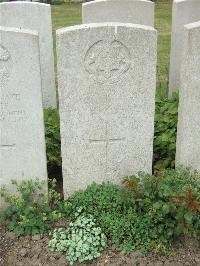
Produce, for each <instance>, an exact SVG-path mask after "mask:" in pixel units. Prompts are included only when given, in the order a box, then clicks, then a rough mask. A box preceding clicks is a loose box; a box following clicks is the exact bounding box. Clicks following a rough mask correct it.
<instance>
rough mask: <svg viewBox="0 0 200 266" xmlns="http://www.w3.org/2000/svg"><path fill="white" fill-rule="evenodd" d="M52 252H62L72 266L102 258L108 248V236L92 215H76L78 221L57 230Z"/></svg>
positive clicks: (51, 244) (54, 234) (53, 238)
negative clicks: (76, 263) (102, 253)
mask: <svg viewBox="0 0 200 266" xmlns="http://www.w3.org/2000/svg"><path fill="white" fill-rule="evenodd" d="M49 246H50V248H51V250H52V251H61V252H62V253H64V254H65V255H66V259H67V260H68V261H69V262H70V264H71V265H72V264H73V263H75V262H77V261H78V262H80V263H81V262H83V261H87V260H93V259H96V258H98V257H100V255H101V252H102V251H103V250H104V248H105V247H106V236H105V235H104V234H103V233H102V230H101V228H100V227H97V226H96V224H95V219H94V217H93V216H92V215H87V216H85V215H80V214H79V212H77V213H76V219H75V221H74V222H71V223H70V224H69V227H68V228H67V229H63V228H59V229H55V230H54V232H53V234H52V239H51V240H50V242H49Z"/></svg>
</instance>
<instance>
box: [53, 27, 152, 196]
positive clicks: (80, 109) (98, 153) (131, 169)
mask: <svg viewBox="0 0 200 266" xmlns="http://www.w3.org/2000/svg"><path fill="white" fill-rule="evenodd" d="M156 39H157V38H156V31H155V30H154V29H153V28H151V27H145V26H141V25H134V24H122V23H100V24H87V25H82V26H74V27H69V28H65V29H61V30H58V31H57V54H58V73H59V98H60V116H61V139H62V162H63V179H64V193H65V196H67V195H69V194H71V193H73V192H74V191H76V190H78V189H81V188H85V187H86V186H87V185H89V184H91V183H92V182H93V181H94V182H96V183H101V182H103V181H112V182H116V183H118V182H120V181H121V178H122V177H124V176H127V175H132V174H136V173H137V172H138V171H145V172H148V173H151V170H152V152H153V134H154V105H155V99H154V96H155V87H156ZM133 44H134V45H133ZM69 51H70V53H69Z"/></svg>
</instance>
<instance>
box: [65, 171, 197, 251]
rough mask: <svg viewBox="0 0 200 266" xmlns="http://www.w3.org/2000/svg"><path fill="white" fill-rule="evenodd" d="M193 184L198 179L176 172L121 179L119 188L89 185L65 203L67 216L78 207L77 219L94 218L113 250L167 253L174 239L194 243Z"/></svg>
mask: <svg viewBox="0 0 200 266" xmlns="http://www.w3.org/2000/svg"><path fill="white" fill-rule="evenodd" d="M141 180H142V181H141ZM199 180H200V175H199V174H197V173H193V172H191V171H189V170H186V169H179V170H169V171H164V172H163V173H162V175H160V176H158V177H156V176H150V175H144V174H140V175H139V176H138V177H135V176H133V177H127V178H125V180H124V186H123V187H122V186H118V185H113V184H101V185H97V184H93V185H91V186H89V187H88V188H87V189H86V190H84V191H80V192H78V193H76V194H75V195H74V196H72V197H71V198H70V199H69V202H70V205H68V206H71V207H70V208H69V209H68V213H70V216H71V217H73V216H74V214H75V211H76V208H79V207H83V214H85V215H88V214H92V215H94V218H95V219H96V221H97V224H98V226H99V227H101V228H102V230H103V232H104V233H105V235H106V236H107V238H108V239H110V240H111V242H112V245H113V247H114V248H116V249H119V250H125V251H132V250H140V251H141V252H142V253H144V254H146V253H148V252H149V251H151V250H153V249H156V250H160V251H163V252H165V253H168V252H169V251H170V245H171V242H172V241H173V240H174V239H175V238H176V237H177V236H179V235H186V234H187V235H191V236H194V237H199V233H200V216H199V212H200V209H199V208H200V207H199V204H200V203H199V202H200V184H199V182H200V181H199Z"/></svg>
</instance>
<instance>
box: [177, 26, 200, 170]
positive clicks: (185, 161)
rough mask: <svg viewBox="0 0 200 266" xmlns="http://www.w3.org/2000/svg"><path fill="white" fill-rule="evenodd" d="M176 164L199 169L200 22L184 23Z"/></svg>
mask: <svg viewBox="0 0 200 266" xmlns="http://www.w3.org/2000/svg"><path fill="white" fill-rule="evenodd" d="M183 47H184V48H183V57H182V67H181V83H180V84H181V86H180V92H179V93H180V103H179V117H178V132H177V151H176V164H177V165H179V164H181V165H184V166H190V167H192V168H193V169H196V170H198V171H200V141H199V137H200V22H197V23H192V24H189V25H186V26H185V32H184V46H183Z"/></svg>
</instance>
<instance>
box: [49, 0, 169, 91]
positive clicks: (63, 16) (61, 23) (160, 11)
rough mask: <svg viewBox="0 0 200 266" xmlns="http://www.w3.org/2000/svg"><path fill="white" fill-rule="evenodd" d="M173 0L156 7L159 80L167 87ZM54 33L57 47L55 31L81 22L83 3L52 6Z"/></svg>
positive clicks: (162, 0)
mask: <svg viewBox="0 0 200 266" xmlns="http://www.w3.org/2000/svg"><path fill="white" fill-rule="evenodd" d="M171 6H172V0H157V3H156V9H155V28H156V29H157V30H158V67H157V82H158V90H159V88H162V90H163V88H167V84H168V69H169V51H170V37H171ZM52 19H53V35H54V47H55V31H56V30H57V29H58V28H62V27H67V26H71V25H77V24H80V23H81V20H82V18H81V4H80V3H65V4H61V5H53V6H52Z"/></svg>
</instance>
